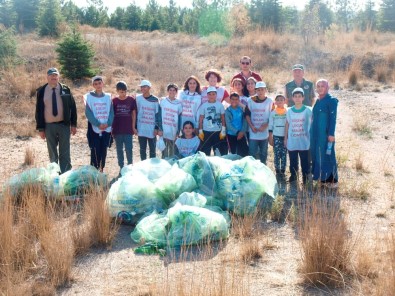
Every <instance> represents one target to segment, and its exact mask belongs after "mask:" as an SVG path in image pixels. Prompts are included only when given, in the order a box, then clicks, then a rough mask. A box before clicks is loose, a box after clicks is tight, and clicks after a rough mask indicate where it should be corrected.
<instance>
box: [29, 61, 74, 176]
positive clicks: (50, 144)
mask: <svg viewBox="0 0 395 296" xmlns="http://www.w3.org/2000/svg"><path fill="white" fill-rule="evenodd" d="M47 81H48V82H47V83H46V84H44V85H43V86H41V87H39V88H38V89H37V102H36V114H35V117H36V129H37V130H38V131H39V134H40V137H41V138H42V139H46V140H47V148H48V153H49V160H50V162H56V163H58V162H59V166H60V171H61V172H62V173H64V172H66V171H68V170H70V169H71V158H70V133H71V134H72V135H75V133H76V132H77V108H76V105H75V101H74V97H73V95H72V93H71V90H70V88H69V87H68V86H66V85H64V84H61V83H59V71H58V69H56V68H50V69H48V71H47ZM58 145H59V151H58Z"/></svg>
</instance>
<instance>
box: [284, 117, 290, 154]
mask: <svg viewBox="0 0 395 296" xmlns="http://www.w3.org/2000/svg"><path fill="white" fill-rule="evenodd" d="M288 128H289V124H288V118H287V120H286V121H285V130H284V147H287V143H288Z"/></svg>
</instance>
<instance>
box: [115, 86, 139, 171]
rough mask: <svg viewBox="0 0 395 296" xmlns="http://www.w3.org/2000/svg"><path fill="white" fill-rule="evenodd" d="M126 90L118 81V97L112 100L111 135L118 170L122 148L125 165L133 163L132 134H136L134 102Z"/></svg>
mask: <svg viewBox="0 0 395 296" xmlns="http://www.w3.org/2000/svg"><path fill="white" fill-rule="evenodd" d="M127 89H128V86H127V85H126V83H125V82H124V81H119V82H118V83H117V85H116V90H117V93H118V97H117V98H114V99H113V100H112V104H113V106H114V122H113V125H112V134H113V136H114V139H115V144H116V147H117V158H118V165H119V168H120V169H122V168H123V166H124V155H123V147H124V146H125V152H126V160H127V163H128V164H132V163H133V134H135V133H136V130H135V126H136V109H137V106H136V101H135V99H134V98H133V97H130V96H127V93H126V92H127Z"/></svg>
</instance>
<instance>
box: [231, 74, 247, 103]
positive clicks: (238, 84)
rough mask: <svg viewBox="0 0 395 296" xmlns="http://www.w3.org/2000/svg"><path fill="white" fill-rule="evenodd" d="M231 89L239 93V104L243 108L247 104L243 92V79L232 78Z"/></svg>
mask: <svg viewBox="0 0 395 296" xmlns="http://www.w3.org/2000/svg"><path fill="white" fill-rule="evenodd" d="M231 85H232V89H233V91H234V92H236V93H237V94H238V95H239V99H240V105H241V106H242V107H243V109H244V108H245V106H247V101H248V97H246V96H245V95H244V93H243V91H244V80H242V79H241V78H235V79H233V80H232V83H231Z"/></svg>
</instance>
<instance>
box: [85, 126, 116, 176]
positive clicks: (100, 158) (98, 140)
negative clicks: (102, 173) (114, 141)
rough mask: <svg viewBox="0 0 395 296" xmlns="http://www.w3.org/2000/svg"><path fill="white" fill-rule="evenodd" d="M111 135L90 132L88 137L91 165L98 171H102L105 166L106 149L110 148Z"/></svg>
mask: <svg viewBox="0 0 395 296" xmlns="http://www.w3.org/2000/svg"><path fill="white" fill-rule="evenodd" d="M110 141H111V134H110V133H107V132H101V135H100V134H97V133H95V132H92V135H90V143H91V165H92V166H94V167H95V168H97V169H98V170H103V169H104V167H105V165H106V157H107V148H108V147H109V146H110Z"/></svg>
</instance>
